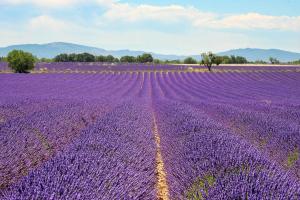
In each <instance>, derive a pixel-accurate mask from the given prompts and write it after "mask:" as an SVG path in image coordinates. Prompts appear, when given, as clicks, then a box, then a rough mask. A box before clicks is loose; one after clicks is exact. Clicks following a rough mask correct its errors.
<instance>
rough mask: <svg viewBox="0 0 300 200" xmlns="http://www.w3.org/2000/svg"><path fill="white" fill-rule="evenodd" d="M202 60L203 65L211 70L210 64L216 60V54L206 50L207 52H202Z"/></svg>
mask: <svg viewBox="0 0 300 200" xmlns="http://www.w3.org/2000/svg"><path fill="white" fill-rule="evenodd" d="M201 56H202V61H201V64H203V65H205V66H206V67H207V68H208V70H209V71H211V67H212V65H213V64H214V63H215V61H216V55H215V54H213V53H212V52H207V53H202V54H201Z"/></svg>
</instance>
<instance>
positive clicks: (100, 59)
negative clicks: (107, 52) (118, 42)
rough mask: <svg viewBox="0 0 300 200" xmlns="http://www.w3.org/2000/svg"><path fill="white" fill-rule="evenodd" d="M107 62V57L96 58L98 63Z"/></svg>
mask: <svg viewBox="0 0 300 200" xmlns="http://www.w3.org/2000/svg"><path fill="white" fill-rule="evenodd" d="M105 61H106V56H102V55H100V56H96V62H105Z"/></svg>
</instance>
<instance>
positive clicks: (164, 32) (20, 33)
mask: <svg viewBox="0 0 300 200" xmlns="http://www.w3.org/2000/svg"><path fill="white" fill-rule="evenodd" d="M299 10H300V1H299V0H251V1H250V0H238V1H235V0H185V1H180V0H172V1H171V0H152V1H150V0H127V1H125V0H120V1H117V0H1V1H0V19H1V20H0V26H1V31H0V46H7V45H11V44H20V43H48V42H55V41H63V42H73V43H79V44H85V45H91V46H96V47H101V48H105V49H132V50H145V51H151V52H157V53H165V54H199V53H201V52H204V51H209V50H211V51H214V52H219V51H224V50H228V49H233V48H248V47H252V48H278V49H284V50H290V51H296V52H300V11H299Z"/></svg>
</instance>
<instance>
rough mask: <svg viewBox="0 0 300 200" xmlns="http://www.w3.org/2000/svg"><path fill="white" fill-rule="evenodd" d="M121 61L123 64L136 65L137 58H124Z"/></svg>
mask: <svg viewBox="0 0 300 200" xmlns="http://www.w3.org/2000/svg"><path fill="white" fill-rule="evenodd" d="M120 61H121V62H123V63H135V62H136V58H135V57H134V56H123V57H121V59H120Z"/></svg>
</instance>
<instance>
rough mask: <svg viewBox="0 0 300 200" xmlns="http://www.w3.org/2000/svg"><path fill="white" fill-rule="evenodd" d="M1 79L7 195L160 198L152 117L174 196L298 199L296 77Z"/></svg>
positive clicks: (3, 171)
mask: <svg viewBox="0 0 300 200" xmlns="http://www.w3.org/2000/svg"><path fill="white" fill-rule="evenodd" d="M0 78H1V79H2V80H4V81H3V88H4V89H3V90H0V96H1V99H0V118H1V121H0V130H1V135H0V137H1V140H0V141H1V145H0V146H1V148H2V149H1V150H2V152H5V154H3V155H4V156H2V157H1V159H0V164H1V165H0V167H1V168H0V169H1V170H0V172H1V174H0V175H1V177H4V178H3V179H2V178H1V179H0V180H1V188H0V193H2V194H1V195H2V196H1V198H3V199H39V198H44V199H99V198H100V197H103V198H102V199H155V198H156V197H155V192H156V191H155V190H156V186H155V181H156V173H155V151H156V150H155V143H154V136H153V133H152V130H151V126H152V122H153V119H152V115H151V113H152V112H154V113H155V116H156V117H157V119H156V121H157V125H158V131H159V134H160V135H161V146H162V149H161V150H162V155H163V160H164V161H165V171H166V174H167V182H168V184H169V190H170V191H169V192H170V197H171V199H203V198H204V199H299V198H300V196H299V195H300V189H299V188H300V186H299V178H300V177H299V168H300V163H299V149H300V139H299V135H300V131H299V130H300V129H299V126H300V120H299V119H300V100H299V99H300V98H299V97H300V90H299V88H298V87H297V85H299V84H300V83H299V81H300V79H299V73H297V72H288V73H279V72H272V73H270V72H268V73H243V74H238V73H218V74H208V73H201V74H198V73H168V74H160V73H138V74H137V73H134V74H119V75H117V74H93V75H92V74H85V75H82V74H44V75H29V76H28V75H12V74H6V75H4V74H3V75H0ZM12 102H14V103H12ZM2 132H3V134H2ZM2 142H3V143H2ZM14 144H18V145H17V146H14ZM22 177H23V178H22Z"/></svg>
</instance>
